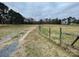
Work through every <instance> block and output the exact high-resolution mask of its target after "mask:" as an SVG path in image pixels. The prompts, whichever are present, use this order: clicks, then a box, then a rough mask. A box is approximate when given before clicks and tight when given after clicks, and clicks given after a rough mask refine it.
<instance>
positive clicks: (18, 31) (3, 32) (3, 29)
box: [0, 24, 33, 48]
mask: <svg viewBox="0 0 79 59" xmlns="http://www.w3.org/2000/svg"><path fill="white" fill-rule="evenodd" d="M32 26H33V25H31V26H30V25H22V24H21V25H20V24H17V25H11V24H0V44H1V45H0V48H3V47H5V46H7V45H10V44H11V43H12V42H14V40H15V39H17V38H20V37H21V36H20V35H23V34H24V33H26V32H27V31H28V30H29V29H30V27H32Z"/></svg>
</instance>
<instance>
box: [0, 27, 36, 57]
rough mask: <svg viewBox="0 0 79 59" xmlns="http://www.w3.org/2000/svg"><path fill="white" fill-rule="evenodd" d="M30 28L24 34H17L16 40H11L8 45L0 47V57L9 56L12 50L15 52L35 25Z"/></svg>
mask: <svg viewBox="0 0 79 59" xmlns="http://www.w3.org/2000/svg"><path fill="white" fill-rule="evenodd" d="M29 29H30V30H28V31H26V33H25V35H24V36H22V37H21V36H19V37H18V38H17V39H16V40H13V41H12V42H11V43H10V44H9V45H7V46H5V47H3V48H1V49H0V57H9V56H10V55H11V54H12V53H13V52H15V51H16V50H17V49H18V48H19V46H20V45H21V44H20V43H21V42H22V41H23V39H24V38H25V37H26V36H27V35H28V34H29V33H30V32H31V31H32V30H33V29H35V27H30V28H29ZM21 33H22V32H21Z"/></svg>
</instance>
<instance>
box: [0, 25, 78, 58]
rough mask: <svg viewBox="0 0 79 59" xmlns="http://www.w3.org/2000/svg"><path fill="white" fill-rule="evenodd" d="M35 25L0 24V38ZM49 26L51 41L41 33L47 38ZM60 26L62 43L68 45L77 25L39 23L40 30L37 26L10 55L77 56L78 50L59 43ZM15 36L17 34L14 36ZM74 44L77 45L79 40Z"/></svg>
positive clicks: (76, 32) (76, 29) (24, 30)
mask: <svg viewBox="0 0 79 59" xmlns="http://www.w3.org/2000/svg"><path fill="white" fill-rule="evenodd" d="M35 26H36V25H0V38H1V37H5V36H6V35H11V34H12V33H14V34H12V35H15V34H16V35H17V34H19V33H20V32H23V33H25V32H26V31H27V30H30V27H35ZM49 27H50V28H51V40H52V41H50V40H49V39H47V38H45V37H43V36H42V35H41V34H44V35H45V36H46V37H48V38H49ZM60 27H61V28H62V39H61V41H62V43H67V44H69V45H70V44H71V43H72V42H73V41H74V40H75V38H76V37H77V35H78V33H79V30H78V29H79V27H78V25H73V26H72V25H69V26H68V25H41V31H40V32H39V26H38V27H37V28H36V29H35V30H34V31H32V32H31V33H30V34H29V35H28V36H27V37H26V38H25V39H24V40H23V41H22V42H21V46H20V47H19V48H18V50H16V52H14V53H13V55H11V56H20V57H22V56H27V57H28V56H34V57H36V56H43V57H44V56H66V57H68V56H79V52H78V51H76V50H73V49H72V48H70V49H68V48H64V47H61V46H60V45H59V44H60V40H59V38H60ZM69 33H70V34H69ZM15 37H17V36H14V38H15ZM6 43H7V42H6ZM9 43H10V42H9ZM74 46H76V47H77V48H78V47H79V40H78V41H77V42H76V43H75V44H74ZM71 50H72V51H71Z"/></svg>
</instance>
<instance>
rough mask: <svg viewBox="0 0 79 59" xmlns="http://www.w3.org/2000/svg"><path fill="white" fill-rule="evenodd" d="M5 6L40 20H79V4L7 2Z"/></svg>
mask: <svg viewBox="0 0 79 59" xmlns="http://www.w3.org/2000/svg"><path fill="white" fill-rule="evenodd" d="M4 4H6V5H7V6H8V7H9V8H11V9H13V10H15V11H17V12H19V13H21V14H22V15H23V16H24V17H33V18H36V19H40V18H47V17H48V18H56V17H58V18H64V17H68V16H72V17H76V18H79V3H78V2H75V3H73V2H70V3H68V2H65V3H64V2H42V3H41V2H5V3H4Z"/></svg>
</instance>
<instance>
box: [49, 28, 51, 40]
mask: <svg viewBox="0 0 79 59" xmlns="http://www.w3.org/2000/svg"><path fill="white" fill-rule="evenodd" d="M49 40H51V28H50V27H49Z"/></svg>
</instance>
